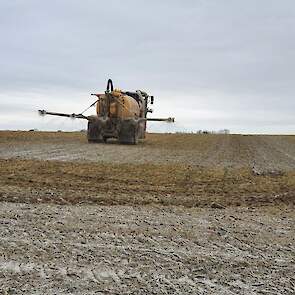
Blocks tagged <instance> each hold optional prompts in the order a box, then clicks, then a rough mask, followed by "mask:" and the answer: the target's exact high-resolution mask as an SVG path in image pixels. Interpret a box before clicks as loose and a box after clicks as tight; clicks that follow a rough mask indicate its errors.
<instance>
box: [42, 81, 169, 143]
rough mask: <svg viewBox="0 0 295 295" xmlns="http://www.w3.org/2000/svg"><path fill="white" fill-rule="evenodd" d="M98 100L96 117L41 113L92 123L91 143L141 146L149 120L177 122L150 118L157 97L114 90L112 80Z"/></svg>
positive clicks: (136, 92)
mask: <svg viewBox="0 0 295 295" xmlns="http://www.w3.org/2000/svg"><path fill="white" fill-rule="evenodd" d="M91 95H94V96H96V97H97V100H96V101H95V102H94V103H93V104H92V105H91V106H95V105H96V115H92V116H85V115H83V113H81V114H64V113H56V112H48V111H45V110H39V113H40V114H41V115H53V116H61V117H69V118H78V119H86V120H88V129H87V138H88V142H107V140H108V139H109V138H116V139H118V141H119V142H120V143H126V144H137V142H138V139H143V138H145V132H146V122H147V121H165V122H174V118H165V119H162V118H147V114H148V113H151V112H152V110H151V109H149V107H148V104H149V103H150V104H153V103H154V97H153V96H150V95H148V94H147V93H146V92H144V91H141V90H136V91H134V92H131V91H122V90H119V89H114V87H113V82H112V80H111V79H109V80H108V83H107V89H106V91H105V93H103V94H91Z"/></svg>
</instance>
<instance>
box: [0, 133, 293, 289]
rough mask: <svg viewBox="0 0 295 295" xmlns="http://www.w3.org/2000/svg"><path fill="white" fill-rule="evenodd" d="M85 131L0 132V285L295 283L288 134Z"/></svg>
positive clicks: (184, 286)
mask: <svg viewBox="0 0 295 295" xmlns="http://www.w3.org/2000/svg"><path fill="white" fill-rule="evenodd" d="M85 137H86V136H85V134H83V133H78V132H77V133H62V132H59V133H52V132H5V131H3V132H0V201H1V202H0V205H1V206H0V253H1V254H0V255H1V256H0V291H2V292H3V294H293V293H294V292H295V282H294V279H293V275H294V263H295V261H294V257H295V247H294V245H295V243H294V235H295V229H294V222H295V218H294V203H295V136H264V135H260V136H243V135H193V134H192V135H188V134H148V136H147V139H146V140H145V141H144V142H140V143H139V144H138V145H137V146H127V145H118V144H117V143H116V142H115V141H113V142H110V143H108V144H88V143H87V141H86V138H85ZM0 294H1V292H0Z"/></svg>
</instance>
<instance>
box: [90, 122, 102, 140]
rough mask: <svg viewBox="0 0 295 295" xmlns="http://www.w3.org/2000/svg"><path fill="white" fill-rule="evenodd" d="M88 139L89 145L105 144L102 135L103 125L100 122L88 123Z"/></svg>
mask: <svg viewBox="0 0 295 295" xmlns="http://www.w3.org/2000/svg"><path fill="white" fill-rule="evenodd" d="M87 139H88V142H89V143H101V142H104V139H103V137H102V134H101V124H100V122H99V121H89V122H88V128H87Z"/></svg>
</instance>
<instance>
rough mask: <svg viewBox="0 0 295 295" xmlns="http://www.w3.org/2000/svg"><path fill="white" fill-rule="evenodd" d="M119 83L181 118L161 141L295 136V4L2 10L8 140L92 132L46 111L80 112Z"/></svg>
mask: <svg viewBox="0 0 295 295" xmlns="http://www.w3.org/2000/svg"><path fill="white" fill-rule="evenodd" d="M108 78H112V79H113V81H114V84H115V87H118V88H121V89H124V90H136V89H142V90H146V91H147V92H149V93H151V94H153V95H154V96H155V104H154V114H153V116H157V117H158V116H161V117H165V116H173V117H175V118H176V121H177V122H176V123H175V124H174V125H171V124H170V125H169V124H167V123H153V124H150V127H149V128H150V129H149V130H150V131H175V130H183V131H185V130H186V131H190V130H191V131H195V130H198V129H210V130H211V129H212V130H218V129H222V128H228V129H230V130H231V131H232V132H236V133H289V134H294V133H295V131H294V130H295V99H294V97H293V96H294V93H295V83H294V80H295V1H294V0H282V1H279V0H247V1H245V0H182V1H181V0H162V1H156V0H149V1H147V0H146V1H144V0H124V1H120V0H108V1H100V0H83V1H74V0H72V1H69V0H58V1H57V0H56V1H54V0H51V1H39V0H13V1H12V0H11V1H5V0H0V129H30V128H38V129H42V130H46V129H47V130H49V129H66V130H74V129H81V128H85V127H86V125H85V122H84V121H79V120H67V119H65V118H48V117H45V118H42V117H39V116H38V115H37V112H36V110H38V109H40V108H41V109H48V110H53V111H61V112H70V113H72V112H80V111H81V110H83V109H84V108H85V107H87V106H88V105H89V104H90V103H91V102H92V101H93V98H92V97H91V96H90V95H89V94H90V93H92V92H95V91H97V92H101V91H103V90H104V89H105V87H106V81H107V79H108ZM91 112H94V109H92V110H91V111H90V112H89V113H91Z"/></svg>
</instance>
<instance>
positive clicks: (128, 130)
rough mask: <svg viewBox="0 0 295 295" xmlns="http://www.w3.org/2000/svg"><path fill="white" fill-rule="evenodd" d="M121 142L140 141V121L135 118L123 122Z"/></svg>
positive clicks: (120, 135) (120, 134)
mask: <svg viewBox="0 0 295 295" xmlns="http://www.w3.org/2000/svg"><path fill="white" fill-rule="evenodd" d="M120 127H121V128H120V131H119V142H120V143H122V144H137V143H138V123H137V122H136V121H134V120H125V121H123V122H122V123H121V126H120Z"/></svg>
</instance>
